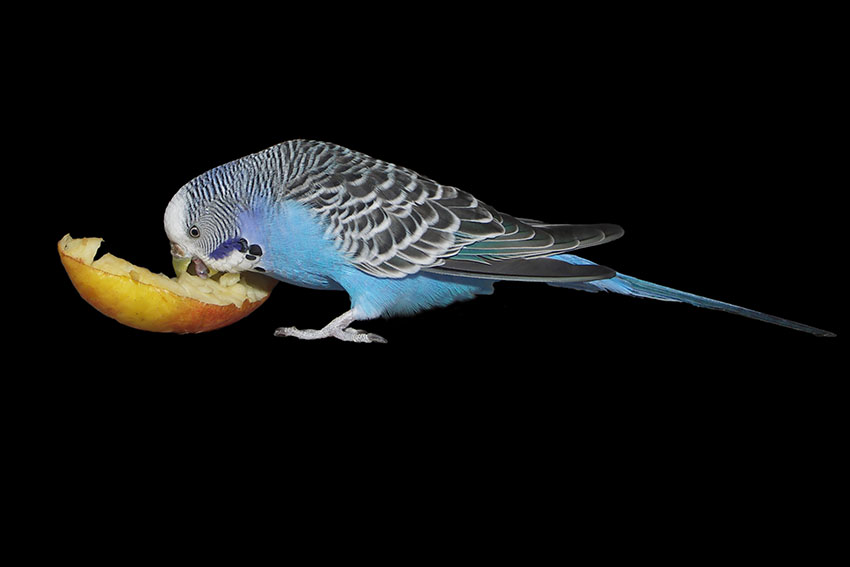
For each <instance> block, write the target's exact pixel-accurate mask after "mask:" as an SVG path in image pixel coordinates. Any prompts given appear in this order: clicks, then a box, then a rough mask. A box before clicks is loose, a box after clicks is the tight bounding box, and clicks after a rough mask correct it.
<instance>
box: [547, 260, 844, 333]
mask: <svg viewBox="0 0 850 567" xmlns="http://www.w3.org/2000/svg"><path fill="white" fill-rule="evenodd" d="M552 258H556V259H558V260H561V261H563V262H567V263H569V264H574V265H594V263H593V262H590V261H588V260H585V259H584V258H580V257H578V256H573V255H572V254H561V255H558V256H552ZM549 285H553V286H556V287H568V288H572V289H580V290H583V291H591V292H596V291H609V292H613V293H620V294H623V295H631V296H634V297H648V298H651V299H657V300H661V301H678V302H682V303H688V304H690V305H695V306H696V307H704V308H706V309H716V310H718V311H725V312H727V313H735V314H737V315H741V316H744V317H748V318H750V319H756V320H758V321H764V322H765V323H772V324H774V325H780V326H782V327H788V328H789V329H795V330H797V331H803V332H805V333H811V334H813V335H817V336H819V337H834V336H835V334H834V333H831V332H829V331H824V330H823V329H818V328H816V327H811V326H809V325H803V324H802V323H797V322H795V321H790V320H788V319H783V318H782V317H776V316H774V315H768V314H766V313H761V312H759V311H755V310H753V309H747V308H746V307H739V306H737V305H732V304H731V303H725V302H723V301H717V300H715V299H709V298H707V297H702V296H700V295H695V294H693V293H688V292H685V291H679V290H677V289H673V288H669V287H665V286H663V285H658V284H654V283H651V282H647V281H644V280H640V279H638V278H633V277H631V276H627V275H625V274H620V273H618V274H616V275H615V276H614V277H612V278H610V279H606V280H597V281H588V282H577V283H560V282H553V283H550V284H549Z"/></svg>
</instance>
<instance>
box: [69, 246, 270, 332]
mask: <svg viewBox="0 0 850 567" xmlns="http://www.w3.org/2000/svg"><path fill="white" fill-rule="evenodd" d="M102 242H103V239H102V238H71V235H65V236H64V237H63V238H62V240H60V241H59V244H58V248H59V257H60V259H61V260H62V265H64V266H65V271H66V272H67V273H68V277H70V278H71V282H72V283H73V284H74V287H75V288H76V289H77V291H78V292H79V294H80V296H82V298H83V299H85V300H86V301H87V302H88V303H89V304H91V305H92V306H93V307H94V308H95V309H97V310H98V311H100V312H101V313H103V314H104V315H106V316H108V317H111V318H113V319H115V320H116V321H118V322H120V323H123V324H124V325H127V326H130V327H134V328H136V329H142V330H144V331H155V332H162V333H203V332H205V331H212V330H213V329H220V328H221V327H225V326H227V325H231V324H233V323H235V322H236V321H239V320H240V319H243V318H245V317H247V316H248V315H250V314H251V313H252V312H253V311H254V310H255V309H257V308H258V307H259V306H260V305H262V304H263V302H265V301H266V299H268V297H269V294H270V293H271V290H272V288H273V287H274V285H275V284H276V283H277V281H276V280H274V279H272V278H269V277H266V276H262V275H260V274H254V273H249V272H242V273H240V274H227V273H220V274H216V275H215V276H213V277H210V278H207V279H201V278H199V277H197V276H193V275H190V274H188V273H187V272H186V264H185V263H184V264H183V265H182V268H181V267H178V265H177V264H175V270H176V271H177V277H174V278H169V277H167V276H165V275H163V274H155V273H153V272H151V271H150V270H147V269H145V268H141V267H139V266H135V265H133V264H131V263H130V262H128V261H126V260H122V259H121V258H117V257H115V256H113V255H112V254H104V255H103V256H101V257H100V258H98V259H97V260H95V259H94V256H95V254H96V253H97V250H98V248H100V245H101V243H102Z"/></svg>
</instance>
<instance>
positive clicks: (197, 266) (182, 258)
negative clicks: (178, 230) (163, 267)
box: [171, 242, 214, 279]
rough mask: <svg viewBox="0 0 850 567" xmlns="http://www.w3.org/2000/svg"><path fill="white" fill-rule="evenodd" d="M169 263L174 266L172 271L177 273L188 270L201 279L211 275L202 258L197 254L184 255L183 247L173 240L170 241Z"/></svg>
mask: <svg viewBox="0 0 850 567" xmlns="http://www.w3.org/2000/svg"><path fill="white" fill-rule="evenodd" d="M171 265H172V266H173V267H174V273H175V274H178V275H180V274H182V273H183V272H188V273H189V274H190V275H193V276H198V277H199V278H203V279H206V278H208V277H210V275H212V274H211V273H210V270H209V268H207V265H206V264H204V262H203V260H201V259H200V258H198V257H197V256H192V257H189V256H186V253H185V252H184V251H183V249H182V248H180V246H178V245H177V244H174V243H173V242H172V243H171ZM213 273H214V272H213Z"/></svg>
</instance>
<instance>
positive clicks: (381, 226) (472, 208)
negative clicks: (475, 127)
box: [164, 140, 832, 343]
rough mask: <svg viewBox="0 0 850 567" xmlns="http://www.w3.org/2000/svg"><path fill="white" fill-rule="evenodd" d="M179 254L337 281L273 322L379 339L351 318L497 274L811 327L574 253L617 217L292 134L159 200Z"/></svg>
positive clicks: (392, 309)
mask: <svg viewBox="0 0 850 567" xmlns="http://www.w3.org/2000/svg"><path fill="white" fill-rule="evenodd" d="M164 221H165V231H166V234H167V236H168V239H169V240H170V242H171V252H172V254H173V255H174V256H177V257H181V258H187V259H191V263H192V265H193V266H194V268H195V270H194V271H195V273H196V275H199V276H201V277H205V276H206V275H207V274H208V273H209V270H210V269H212V270H217V271H219V272H240V271H244V270H250V271H254V272H260V273H264V274H266V275H268V276H270V277H273V278H275V279H277V280H280V281H283V282H287V283H290V284H295V285H298V286H303V287H308V288H314V289H323V290H342V291H345V292H347V293H348V295H349V297H350V299H351V308H350V309H349V310H348V311H346V312H345V313H343V314H342V315H340V316H339V317H337V318H335V319H333V320H332V321H331V322H329V323H328V324H327V325H325V326H324V327H322V328H320V329H313V330H311V329H297V328H294V327H281V328H279V329H277V330H276V331H275V335H277V336H286V337H297V338H300V339H319V338H326V337H335V338H337V339H341V340H343V341H353V342H361V343H370V342H377V343H381V342H386V341H385V340H384V339H383V338H382V337H380V336H378V335H376V334H374V333H369V332H364V331H360V330H357V329H354V328H352V327H351V326H350V325H351V324H353V323H355V322H356V321H361V320H368V319H374V318H377V317H389V316H394V315H408V314H413V313H416V312H419V311H421V310H425V309H429V308H434V307H440V306H445V305H448V304H450V303H453V302H455V301H460V300H466V299H471V298H473V297H475V296H477V295H482V294H490V293H492V292H493V284H494V283H495V282H498V281H503V280H514V281H525V282H545V283H547V284H549V285H553V286H559V287H566V288H572V289H578V290H583V291H592V292H595V291H608V292H614V293H620V294H626V295H631V296H636V297H645V298H652V299H659V300H665V301H678V302H685V303H689V304H692V305H696V306H699V307H707V308H710V309H718V310H721V311H727V312H730V313H737V314H739V315H743V316H746V317H750V318H753V319H758V320H761V321H765V322H768V323H774V324H777V325H782V326H785V327H790V328H792V329H797V330H800V331H805V332H808V333H812V334H815V335H820V336H830V335H832V333H829V332H827V331H823V330H820V329H816V328H814V327H810V326H807V325H803V324H800V323H795V322H793V321H789V320H787V319H782V318H779V317H774V316H771V315H766V314H764V313H760V312H757V311H753V310H750V309H746V308H743V307H737V306H734V305H730V304H727V303H723V302H720V301H715V300H712V299H708V298H705V297H701V296H697V295H693V294H690V293H686V292H682V291H678V290H675V289H671V288H668V287H664V286H660V285H656V284H653V283H650V282H647V281H643V280H639V279H637V278H633V277H630V276H627V275H624V274H621V273H618V272H616V271H614V270H612V269H610V268H608V267H605V266H602V265H599V264H596V263H594V262H591V261H588V260H585V259H583V258H581V257H580V256H576V255H574V254H573V252H574V251H576V250H579V249H581V248H587V247H590V246H596V245H599V244H603V243H606V242H610V241H613V240H615V239H617V238H619V237H621V236H622V235H623V230H622V229H621V228H620V227H619V226H617V225H614V224H550V223H547V222H542V221H537V220H531V219H526V218H517V217H514V216H511V215H509V214H505V213H502V212H499V211H497V210H496V209H494V208H493V207H491V206H488V205H486V204H485V203H483V202H481V201H479V200H478V199H476V198H475V197H473V196H472V195H471V194H469V193H467V192H465V191H462V190H461V189H458V188H455V187H451V186H448V185H442V184H440V183H438V182H436V181H434V180H432V179H429V178H427V177H425V176H422V175H419V174H417V173H416V172H414V171H412V170H410V169H407V168H404V167H400V166H397V165H394V164H392V163H388V162H386V161H381V160H379V159H374V158H372V157H370V156H367V155H365V154H362V153H359V152H356V151H353V150H350V149H347V148H344V147H341V146H338V145H334V144H330V143H324V142H319V141H310V140H292V141H288V142H284V143H281V144H278V145H275V146H272V147H270V148H268V149H265V150H263V151H260V152H257V153H254V154H251V155H248V156H246V157H243V158H241V159H237V160H234V161H231V162H229V163H226V164H224V165H221V166H219V167H216V168H214V169H211V170H209V171H207V172H205V173H203V174H201V175H199V176H198V177H196V178H194V179H192V180H191V181H189V182H188V183H186V184H185V185H184V186H183V187H181V188H180V189H179V190H178V191H177V193H176V194H175V195H174V197H173V198H172V199H171V201H170V202H169V204H168V206H167V208H166V211H165V219H164Z"/></svg>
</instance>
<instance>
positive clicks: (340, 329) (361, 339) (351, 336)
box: [274, 311, 387, 343]
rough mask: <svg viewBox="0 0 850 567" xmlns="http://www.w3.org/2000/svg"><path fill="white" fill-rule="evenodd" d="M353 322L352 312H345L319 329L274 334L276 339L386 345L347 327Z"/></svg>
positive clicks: (378, 338) (286, 329)
mask: <svg viewBox="0 0 850 567" xmlns="http://www.w3.org/2000/svg"><path fill="white" fill-rule="evenodd" d="M354 320H355V317H354V313H353V311H347V312H345V313H343V314H342V315H340V316H339V317H337V318H336V319H334V320H333V321H331V322H330V323H328V324H327V325H325V326H324V327H323V328H321V329H297V328H295V327H280V328H279V329H276V330H275V332H274V336H276V337H295V338H298V339H304V340H314V339H326V338H329V337H335V338H337V339H339V340H341V341H346V342H353V343H386V342H387V340H386V339H385V338H383V337H381V336H379V335H376V334H374V333H367V332H366V331H360V330H358V329H352V328H350V327H349V326H348V325H349V324H351V323H352V322H353V321H354Z"/></svg>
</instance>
